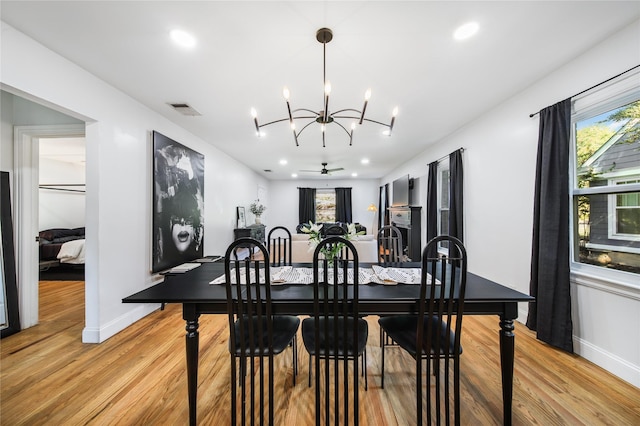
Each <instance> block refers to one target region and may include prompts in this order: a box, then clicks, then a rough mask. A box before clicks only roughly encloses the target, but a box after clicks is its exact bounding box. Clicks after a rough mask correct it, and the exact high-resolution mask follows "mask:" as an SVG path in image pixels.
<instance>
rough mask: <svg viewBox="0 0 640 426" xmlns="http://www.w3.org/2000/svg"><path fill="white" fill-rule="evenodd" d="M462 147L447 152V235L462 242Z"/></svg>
mask: <svg viewBox="0 0 640 426" xmlns="http://www.w3.org/2000/svg"><path fill="white" fill-rule="evenodd" d="M463 181H464V179H463V172H462V149H459V150H457V151H453V152H452V153H451V154H449V235H451V236H452V237H456V238H457V239H459V240H460V241H462V242H464V239H463V237H464V229H463V220H462V218H463V213H464V204H463V202H462V198H463V197H462V194H463Z"/></svg>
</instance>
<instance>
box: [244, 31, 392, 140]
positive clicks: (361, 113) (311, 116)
mask: <svg viewBox="0 0 640 426" xmlns="http://www.w3.org/2000/svg"><path fill="white" fill-rule="evenodd" d="M316 39H317V40H318V42H320V43H322V66H323V71H322V80H323V82H324V105H323V109H322V110H320V111H318V112H316V111H315V110H312V109H309V108H298V109H294V110H292V109H291V104H290V103H289V95H290V93H289V89H287V88H286V87H285V88H284V89H283V91H282V94H283V96H284V99H285V102H286V104H287V112H288V116H287V117H285V118H281V119H279V120H274V121H270V122H268V123H264V124H259V123H258V113H257V112H256V110H255V108H252V109H251V115H252V116H253V123H254V124H255V126H256V133H257V135H258V137H260V136H261V135H262V133H261V132H260V128H262V127H265V126H269V125H271V124H274V123H280V122H282V121H288V122H289V125H290V126H291V130H292V131H293V139H294V140H295V142H296V146H300V145H299V144H298V137H299V136H300V134H301V133H302V132H303V131H304V130H305V129H306V128H307V127H309V126H310V125H312V124H313V123H318V124H320V126H321V128H320V130H321V131H322V146H323V147H324V146H325V127H326V125H327V124H331V123H333V124H337V125H338V126H340V128H342V130H344V131H345V133H346V134H347V136H349V146H351V145H352V144H353V131H354V130H355V129H356V125H361V124H362V123H363V122H365V121H366V122H369V123H375V124H378V125H380V126H383V127H386V128H387V129H386V130H385V131H384V133H385V134H386V135H387V136H391V131H392V130H393V124H394V122H395V120H396V115H397V114H398V107H395V108H394V109H393V112H392V114H391V122H390V123H389V124H385V123H381V122H380V121H376V120H372V119H369V118H367V117H365V112H366V111H367V104H368V103H369V98H370V97H371V89H367V91H366V92H365V95H364V105H363V106H362V110H358V109H355V108H346V109H341V110H338V111H334V112H330V110H329V95H330V94H331V83H330V82H329V81H328V80H327V77H326V72H327V43H329V42H330V41H331V40H332V39H333V32H332V31H331V30H330V29H329V28H320V29H319V30H318V31H317V32H316ZM302 120H304V121H305V124H304V125H303V126H302V128H301V129H300V130H297V128H296V121H302ZM349 120H352V121H351V125H350V126H349V125H348V124H347V126H349V130H347V127H345V124H343V123H342V122H340V121H343V122H346V121H349Z"/></svg>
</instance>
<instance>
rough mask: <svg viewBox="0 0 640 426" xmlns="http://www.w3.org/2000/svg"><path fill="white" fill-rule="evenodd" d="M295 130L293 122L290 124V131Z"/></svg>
mask: <svg viewBox="0 0 640 426" xmlns="http://www.w3.org/2000/svg"><path fill="white" fill-rule="evenodd" d="M295 129H296V123H294V122H293V121H292V122H291V130H295Z"/></svg>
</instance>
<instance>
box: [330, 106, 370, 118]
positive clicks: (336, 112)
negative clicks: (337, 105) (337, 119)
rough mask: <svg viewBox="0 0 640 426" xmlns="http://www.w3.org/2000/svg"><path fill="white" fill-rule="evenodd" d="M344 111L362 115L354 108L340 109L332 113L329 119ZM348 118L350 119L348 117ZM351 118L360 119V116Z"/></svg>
mask: <svg viewBox="0 0 640 426" xmlns="http://www.w3.org/2000/svg"><path fill="white" fill-rule="evenodd" d="M345 111H352V112H355V113H357V114H362V112H361V111H359V110H357V109H355V108H345V109H341V110H339V111H334V112H332V113H331V117H334V116H335V115H336V114H340V113H341V112H345ZM349 118H352V117H349ZM353 118H360V116H359V115H358V117H353Z"/></svg>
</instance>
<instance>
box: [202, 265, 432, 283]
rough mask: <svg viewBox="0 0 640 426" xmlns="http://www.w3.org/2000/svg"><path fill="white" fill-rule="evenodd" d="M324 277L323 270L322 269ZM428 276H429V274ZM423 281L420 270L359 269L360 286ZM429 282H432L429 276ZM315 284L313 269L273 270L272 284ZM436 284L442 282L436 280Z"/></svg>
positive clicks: (252, 276) (349, 273)
mask: <svg viewBox="0 0 640 426" xmlns="http://www.w3.org/2000/svg"><path fill="white" fill-rule="evenodd" d="M261 271H262V273H261V274H260V277H261V278H260V282H261V283H264V272H263V271H264V270H262V269H261ZM319 272H320V275H321V276H322V268H320V271H319ZM427 275H428V274H427ZM231 277H232V280H233V282H234V283H235V269H232V270H231ZM342 277H343V271H342V269H338V280H339V281H342V279H343V278H342ZM240 279H241V281H240V283H241V284H246V283H245V275H244V274H242V276H241V277H240ZM249 279H250V281H251V282H252V283H255V271H254V270H253V269H252V270H251V273H250V278H249ZM421 279H422V271H421V269H420V268H384V267H382V266H378V265H373V266H372V267H371V268H358V282H359V283H360V284H371V283H375V284H387V285H393V284H398V283H401V284H420V281H421ZM428 280H430V278H429V276H428ZM347 282H348V283H350V284H352V283H353V269H348V270H347ZM224 283H225V276H224V275H222V276H220V277H218V278H216V279H214V280H213V281H211V282H210V283H209V284H224ZM311 283H313V268H298V267H296V268H294V267H292V266H280V267H272V268H271V284H272V285H279V284H311ZM329 284H333V274H332V273H329ZM436 284H440V281H438V280H436Z"/></svg>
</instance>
